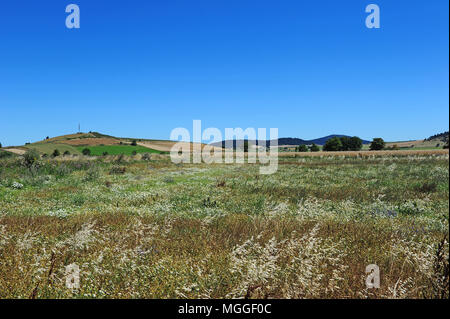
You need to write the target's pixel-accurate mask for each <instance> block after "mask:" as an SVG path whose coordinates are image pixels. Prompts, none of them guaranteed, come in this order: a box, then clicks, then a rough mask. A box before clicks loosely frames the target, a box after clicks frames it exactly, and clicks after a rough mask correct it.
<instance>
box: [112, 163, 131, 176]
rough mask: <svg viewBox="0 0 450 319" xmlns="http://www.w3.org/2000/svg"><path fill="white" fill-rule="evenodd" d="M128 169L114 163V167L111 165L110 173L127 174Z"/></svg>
mask: <svg viewBox="0 0 450 319" xmlns="http://www.w3.org/2000/svg"><path fill="white" fill-rule="evenodd" d="M126 170H127V168H126V167H123V166H117V165H114V166H113V167H111V169H110V171H109V174H110V175H118V174H125V172H126Z"/></svg>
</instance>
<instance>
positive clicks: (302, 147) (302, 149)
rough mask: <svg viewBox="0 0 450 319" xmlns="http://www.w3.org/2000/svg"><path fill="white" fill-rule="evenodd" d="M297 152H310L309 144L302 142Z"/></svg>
mask: <svg viewBox="0 0 450 319" xmlns="http://www.w3.org/2000/svg"><path fill="white" fill-rule="evenodd" d="M297 152H308V146H306V145H304V144H302V145H299V146H298V147H297Z"/></svg>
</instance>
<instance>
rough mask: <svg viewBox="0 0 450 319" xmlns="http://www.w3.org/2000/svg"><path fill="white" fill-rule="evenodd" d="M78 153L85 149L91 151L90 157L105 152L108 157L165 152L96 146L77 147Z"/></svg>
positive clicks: (118, 146) (124, 146)
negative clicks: (134, 153)
mask: <svg viewBox="0 0 450 319" xmlns="http://www.w3.org/2000/svg"><path fill="white" fill-rule="evenodd" d="M77 148H78V149H79V150H80V151H82V150H83V149H84V148H87V149H89V150H90V151H91V153H90V155H92V156H102V155H103V153H105V152H107V153H108V155H119V154H124V155H132V154H133V151H136V153H137V154H141V153H155V154H163V153H165V152H160V151H157V150H154V149H150V148H147V147H144V146H141V145H137V146H132V145H124V144H123V145H97V146H88V147H86V146H79V147H77Z"/></svg>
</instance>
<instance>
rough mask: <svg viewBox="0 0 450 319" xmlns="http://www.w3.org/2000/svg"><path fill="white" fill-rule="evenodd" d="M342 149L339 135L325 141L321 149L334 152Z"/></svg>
mask: <svg viewBox="0 0 450 319" xmlns="http://www.w3.org/2000/svg"><path fill="white" fill-rule="evenodd" d="M341 149H342V142H341V139H340V138H339V137H332V138H330V139H329V140H328V141H326V142H325V145H324V146H323V150H324V151H326V152H336V151H340V150H341Z"/></svg>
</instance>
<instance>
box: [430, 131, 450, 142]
mask: <svg viewBox="0 0 450 319" xmlns="http://www.w3.org/2000/svg"><path fill="white" fill-rule="evenodd" d="M434 140H436V141H442V142H447V141H448V131H447V132H444V133H439V134H435V135H433V136H430V137H429V138H427V139H425V141H434Z"/></svg>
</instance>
